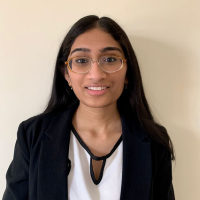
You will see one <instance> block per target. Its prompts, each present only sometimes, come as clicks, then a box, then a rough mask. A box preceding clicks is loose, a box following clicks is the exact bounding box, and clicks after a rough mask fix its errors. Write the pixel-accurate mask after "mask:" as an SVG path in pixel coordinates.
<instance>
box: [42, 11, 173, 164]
mask: <svg viewBox="0 0 200 200" xmlns="http://www.w3.org/2000/svg"><path fill="white" fill-rule="evenodd" d="M93 28H100V29H101V30H103V31H105V32H107V33H109V34H110V35H111V36H112V37H113V38H114V39H115V40H116V41H117V42H118V43H119V44H120V45H121V47H122V50H123V52H124V55H125V58H126V59H127V60H128V61H127V66H128V67H127V73H126V77H127V78H128V88H127V89H126V90H124V91H123V92H122V94H121V96H120V97H119V99H118V100H117V106H118V109H120V110H123V111H125V112H126V113H127V115H129V117H133V118H134V119H135V120H136V121H137V122H138V124H139V125H140V126H141V127H143V128H144V129H145V130H146V131H147V133H148V134H149V136H150V137H151V138H153V139H154V140H156V141H157V142H158V143H160V144H163V145H164V146H166V147H167V149H168V150H169V151H170V152H171V159H172V160H175V156H174V150H173V144H172V141H171V139H170V137H169V135H168V133H167V131H166V129H165V128H164V127H163V126H161V125H159V124H158V123H157V122H155V120H154V118H153V116H152V114H151V111H150V108H149V105H148V102H147V100H146V97H145V93H144V89H143V84H142V78H141V73H140V69H139V66H138V61H137V58H136V55H135V53H134V50H133V48H132V45H131V43H130V41H129V39H128V37H127V35H126V33H125V32H124V30H123V29H122V28H121V27H120V26H119V25H118V24H117V23H116V22H115V21H113V20H112V19H110V18H108V17H101V18H99V17H97V16H95V15H89V16H86V17H83V18H81V19H80V20H78V21H77V22H76V23H75V24H74V25H73V26H72V28H71V29H70V30H69V32H68V33H67V35H66V36H65V38H64V40H63V42H62V44H61V47H60V49H59V52H58V56H57V60H56V66H55V72H54V79H53V87H52V92H51V97H50V100H49V103H48V106H47V108H46V109H45V111H44V112H43V113H50V112H59V111H61V110H63V109H66V108H68V107H70V106H72V105H74V104H78V103H79V100H78V99H77V97H76V95H75V94H74V92H73V91H72V90H71V88H70V87H69V85H68V83H67V81H66V80H65V78H64V73H65V72H66V65H65V63H64V62H65V61H66V60H67V58H68V56H69V53H70V50H71V46H72V45H73V43H74V41H75V39H76V38H77V37H78V36H79V35H81V34H82V33H84V32H86V31H88V30H91V29H93Z"/></svg>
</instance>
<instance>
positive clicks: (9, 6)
mask: <svg viewBox="0 0 200 200" xmlns="http://www.w3.org/2000/svg"><path fill="white" fill-rule="evenodd" d="M89 14H96V15H98V16H100V17H102V16H108V17H111V18H113V19H114V20H115V21H116V22H118V23H119V24H120V25H121V26H122V28H123V29H124V30H125V32H126V33H127V35H128V36H129V38H130V41H131V43H132V45H133V48H134V49H135V52H136V55H137V58H138V61H139V65H140V69H141V73H142V79H143V84H144V88H145V92H146V96H147V99H148V101H149V104H150V106H151V109H152V112H153V114H154V116H155V119H156V120H157V121H158V122H159V123H161V124H162V125H164V126H165V127H166V128H167V130H168V133H169V135H170V136H171V139H172V141H173V143H174V147H175V151H176V157H177V160H176V164H173V184H174V188H175V194H176V199H177V200H199V199H200V190H199V188H200V54H199V53H200V1H199V0H173V1H172V0H168V1H167V0H165V1H163V0H151V1H149V0H123V1H119V0H115V1H113V0H112V1H111V0H106V1H105V0H101V1H92V0H84V1H81V0H79V1H64V0H59V1H58V0H34V1H33V0H32V1H31V0H30V1H27V0H0V67H1V73H0V94H1V97H0V124H1V125H0V160H1V164H0V196H2V194H3V192H4V189H5V184H6V181H5V174H6V171H7V168H8V166H9V164H10V162H11V160H12V157H13V151H14V144H15V140H16V133H17V128H18V125H19V123H20V122H21V121H23V120H26V119H28V118H30V117H32V116H34V115H36V114H38V113H40V112H42V111H43V110H44V109H45V107H46V105H47V101H48V99H49V96H50V90H51V86H52V79H53V72H54V65H55V60H56V56H57V52H58V49H59V47H60V44H61V42H62V40H63V38H64V36H65V34H66V33H67V31H68V30H69V28H70V27H71V26H72V25H73V24H74V23H75V22H76V21H77V20H78V19H79V18H81V17H83V16H85V15H89Z"/></svg>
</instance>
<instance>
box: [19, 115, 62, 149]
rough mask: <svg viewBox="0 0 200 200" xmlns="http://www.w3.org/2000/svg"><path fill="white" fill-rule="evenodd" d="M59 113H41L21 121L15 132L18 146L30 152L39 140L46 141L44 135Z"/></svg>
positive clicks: (46, 137)
mask: <svg viewBox="0 0 200 200" xmlns="http://www.w3.org/2000/svg"><path fill="white" fill-rule="evenodd" d="M61 113H62V112H59V113H42V114H39V115H37V116H33V117H30V118H28V119H26V120H24V121H22V122H21V123H20V124H19V128H18V132H17V140H18V142H19V145H20V146H21V147H22V146H24V145H26V146H27V148H28V149H29V150H30V151H31V149H33V148H34V147H35V146H36V145H37V144H39V143H40V141H41V140H46V139H48V136H47V135H46V134H45V133H46V131H47V129H48V127H49V126H50V125H51V123H52V122H53V121H54V119H55V118H56V117H57V116H59V115H60V114H61ZM22 148H23V147H22Z"/></svg>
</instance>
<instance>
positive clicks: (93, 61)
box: [91, 59, 101, 67]
mask: <svg viewBox="0 0 200 200" xmlns="http://www.w3.org/2000/svg"><path fill="white" fill-rule="evenodd" d="M91 61H92V65H93V64H94V63H95V62H96V63H97V64H98V65H99V67H101V66H100V63H99V60H95V59H91Z"/></svg>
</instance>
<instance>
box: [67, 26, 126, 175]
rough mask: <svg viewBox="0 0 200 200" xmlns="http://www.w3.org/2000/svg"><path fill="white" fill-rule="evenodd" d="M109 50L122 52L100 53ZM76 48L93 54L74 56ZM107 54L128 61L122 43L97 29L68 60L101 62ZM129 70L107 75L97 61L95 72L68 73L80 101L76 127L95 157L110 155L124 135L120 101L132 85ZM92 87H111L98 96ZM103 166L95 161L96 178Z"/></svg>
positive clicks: (80, 40)
mask: <svg viewBox="0 0 200 200" xmlns="http://www.w3.org/2000/svg"><path fill="white" fill-rule="evenodd" d="M105 47H117V48H119V49H120V50H121V52H120V51H117V50H112V51H107V52H100V50H101V49H103V48H105ZM76 48H87V49H90V52H83V51H76V52H74V53H72V54H71V52H72V51H73V50H74V49H76ZM103 55H116V56H120V57H121V58H125V56H124V54H123V51H122V49H121V47H120V45H119V43H118V42H116V41H115V40H114V39H113V38H112V36H111V35H110V34H108V33H106V32H104V31H102V30H100V29H98V28H95V29H92V30H90V31H87V32H85V33H83V34H81V35H80V36H79V37H77V38H76V40H75V42H74V44H73V45H72V47H71V51H70V54H69V57H68V59H69V58H72V57H76V56H85V57H89V58H92V59H95V60H98V58H99V57H100V56H103ZM126 71H127V65H126V63H124V67H123V68H122V69H121V70H119V71H118V72H116V73H106V72H104V71H102V70H101V69H100V67H99V65H98V64H97V63H96V62H95V63H94V64H93V67H92V69H91V70H90V71H89V72H88V73H86V74H76V73H73V72H71V71H69V70H68V74H65V78H66V80H67V81H68V83H69V85H70V86H72V88H73V91H74V93H75V95H76V96H77V98H78V99H79V100H80V104H79V107H78V109H77V111H76V112H75V114H74V116H73V119H72V124H73V126H74V128H75V129H76V131H77V132H78V134H79V135H80V137H81V139H82V140H83V142H84V143H85V144H86V145H87V146H88V148H89V149H90V150H91V152H92V153H93V154H94V155H95V156H104V155H106V154H108V153H109V152H110V151H111V150H112V148H113V147H114V145H115V144H116V142H117V141H118V139H119V138H120V136H121V134H122V125H121V119H120V115H119V111H118V109H117V99H118V98H119V97H120V95H121V93H122V91H123V89H124V84H125V83H128V80H126V79H125V75H126ZM90 84H103V85H106V86H109V88H108V89H107V91H106V93H104V94H103V95H100V96H99V95H98V96H94V95H91V94H89V93H88V92H87V89H86V88H85V87H86V86H88V85H90ZM101 163H102V162H99V161H93V168H94V173H95V177H96V179H97V178H98V177H99V172H100V169H101Z"/></svg>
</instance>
